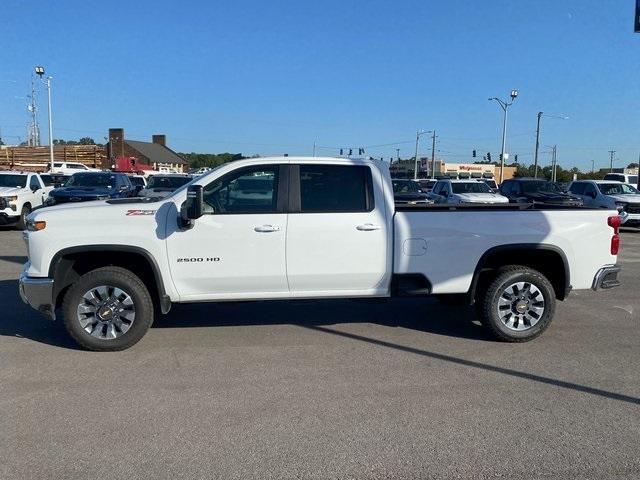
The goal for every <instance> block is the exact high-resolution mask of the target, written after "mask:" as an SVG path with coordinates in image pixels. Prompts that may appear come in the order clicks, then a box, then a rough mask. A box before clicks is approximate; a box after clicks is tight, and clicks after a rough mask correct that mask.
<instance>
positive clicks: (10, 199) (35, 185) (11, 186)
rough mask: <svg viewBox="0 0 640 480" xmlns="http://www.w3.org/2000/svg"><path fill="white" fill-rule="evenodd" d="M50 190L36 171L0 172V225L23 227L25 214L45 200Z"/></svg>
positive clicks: (51, 188)
mask: <svg viewBox="0 0 640 480" xmlns="http://www.w3.org/2000/svg"><path fill="white" fill-rule="evenodd" d="M51 190H53V187H47V186H45V184H44V182H43V181H42V179H41V178H40V175H38V174H37V173H32V172H12V171H4V172H0V225H15V226H16V228H18V229H20V230H22V229H24V227H25V219H26V217H27V215H29V213H30V212H31V210H33V209H34V208H37V207H39V206H41V205H43V204H44V203H45V202H46V201H47V198H48V197H49V192H50V191H51Z"/></svg>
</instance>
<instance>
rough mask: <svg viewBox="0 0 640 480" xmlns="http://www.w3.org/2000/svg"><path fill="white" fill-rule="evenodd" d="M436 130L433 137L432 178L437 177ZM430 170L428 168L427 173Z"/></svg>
mask: <svg viewBox="0 0 640 480" xmlns="http://www.w3.org/2000/svg"><path fill="white" fill-rule="evenodd" d="M435 158H436V131H435V130H434V131H433V136H432V137H431V178H436V164H435ZM428 172H429V170H428V169H427V173H428Z"/></svg>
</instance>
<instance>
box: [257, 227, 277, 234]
mask: <svg viewBox="0 0 640 480" xmlns="http://www.w3.org/2000/svg"><path fill="white" fill-rule="evenodd" d="M254 230H255V231H256V232H261V233H265V232H278V231H280V227H278V226H277V225H258V226H257V227H254Z"/></svg>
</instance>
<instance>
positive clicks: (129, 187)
mask: <svg viewBox="0 0 640 480" xmlns="http://www.w3.org/2000/svg"><path fill="white" fill-rule="evenodd" d="M78 165H81V166H82V167H84V168H78V169H77V171H76V173H73V174H69V172H68V171H64V170H62V168H66V167H67V165H65V166H64V167H62V168H60V169H58V170H57V171H54V172H47V173H42V174H39V173H35V172H17V171H5V172H0V225H15V226H16V227H17V228H19V229H24V227H25V219H26V217H27V215H29V213H31V211H33V210H34V209H36V208H42V207H46V206H51V205H58V204H62V203H69V202H86V201H91V200H108V199H113V198H127V197H150V198H162V197H165V196H167V195H169V194H170V193H172V192H173V191H175V190H177V189H178V188H180V187H181V186H182V185H184V184H186V183H188V182H189V181H191V179H192V178H193V177H192V176H191V175H183V174H174V173H162V174H156V175H150V176H148V177H145V176H142V175H128V174H125V173H118V172H111V171H101V170H98V169H90V168H88V167H86V166H84V165H82V164H78Z"/></svg>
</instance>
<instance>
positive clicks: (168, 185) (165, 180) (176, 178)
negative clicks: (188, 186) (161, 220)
mask: <svg viewBox="0 0 640 480" xmlns="http://www.w3.org/2000/svg"><path fill="white" fill-rule="evenodd" d="M191 180H193V177H191V176H190V175H183V174H179V173H168V174H164V175H152V176H150V177H149V179H148V180H147V186H146V187H145V188H143V189H142V190H140V193H139V195H140V196H141V197H153V198H164V197H168V196H169V195H170V194H171V193H173V192H175V191H176V190H177V189H179V188H180V187H181V186H183V185H184V184H185V183H189V182H190V181H191Z"/></svg>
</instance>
